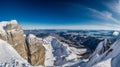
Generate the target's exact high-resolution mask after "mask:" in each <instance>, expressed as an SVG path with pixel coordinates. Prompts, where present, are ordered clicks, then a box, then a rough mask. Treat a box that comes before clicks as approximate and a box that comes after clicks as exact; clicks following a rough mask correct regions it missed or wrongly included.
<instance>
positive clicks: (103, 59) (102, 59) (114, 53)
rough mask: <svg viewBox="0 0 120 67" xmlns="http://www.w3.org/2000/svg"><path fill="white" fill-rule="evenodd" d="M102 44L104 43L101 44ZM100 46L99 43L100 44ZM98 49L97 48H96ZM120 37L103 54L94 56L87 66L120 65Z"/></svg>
mask: <svg viewBox="0 0 120 67" xmlns="http://www.w3.org/2000/svg"><path fill="white" fill-rule="evenodd" d="M101 45H102V44H101ZM98 46H99V45H98ZM96 50H97V49H96ZM119 54H120V39H118V40H117V41H116V42H114V43H113V44H112V45H111V46H110V48H109V49H108V50H106V51H105V52H104V53H103V54H101V55H98V54H97V53H96V55H97V56H94V57H93V58H92V59H91V60H90V61H89V62H88V63H87V65H86V67H92V66H93V67H104V66H106V67H119V66H120V64H119V61H120V55H119Z"/></svg>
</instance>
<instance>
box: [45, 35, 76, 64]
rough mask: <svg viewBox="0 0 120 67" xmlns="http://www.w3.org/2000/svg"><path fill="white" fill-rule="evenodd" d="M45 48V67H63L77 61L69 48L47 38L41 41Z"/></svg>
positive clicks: (52, 38)
mask: <svg viewBox="0 0 120 67" xmlns="http://www.w3.org/2000/svg"><path fill="white" fill-rule="evenodd" d="M43 42H44V47H45V48H46V55H45V56H46V57H45V66H64V65H65V64H67V63H71V64H72V63H73V62H75V61H76V60H77V55H76V54H75V53H73V52H72V51H71V49H70V48H69V46H68V45H67V44H65V43H62V42H60V41H58V40H57V39H55V38H54V37H52V36H49V37H47V38H45V39H43Z"/></svg>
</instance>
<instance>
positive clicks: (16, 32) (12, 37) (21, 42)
mask: <svg viewBox="0 0 120 67" xmlns="http://www.w3.org/2000/svg"><path fill="white" fill-rule="evenodd" d="M3 29H4V30H3V31H2V30H1V31H2V33H1V34H0V39H3V40H5V41H7V42H8V43H9V44H11V45H12V46H13V47H14V48H15V49H16V51H17V52H18V53H19V54H20V55H21V56H22V57H23V58H25V59H26V58H27V53H26V47H25V45H26V44H25V37H24V32H23V30H22V28H21V27H20V26H19V25H18V24H17V21H16V20H12V21H10V22H8V23H6V25H4V27H3ZM3 33H4V34H3Z"/></svg>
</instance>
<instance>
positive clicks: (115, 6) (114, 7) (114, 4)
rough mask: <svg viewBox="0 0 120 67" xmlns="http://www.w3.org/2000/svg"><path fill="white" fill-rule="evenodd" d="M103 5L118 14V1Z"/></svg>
mask: <svg viewBox="0 0 120 67" xmlns="http://www.w3.org/2000/svg"><path fill="white" fill-rule="evenodd" d="M105 5H106V6H107V7H108V8H109V9H110V10H111V11H113V12H115V13H118V14H120V0H115V1H114V2H110V3H105Z"/></svg>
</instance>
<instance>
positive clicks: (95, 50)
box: [0, 20, 120, 67]
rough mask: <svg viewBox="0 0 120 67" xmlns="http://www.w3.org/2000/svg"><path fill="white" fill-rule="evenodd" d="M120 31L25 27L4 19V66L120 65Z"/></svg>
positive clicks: (0, 46) (0, 30)
mask: <svg viewBox="0 0 120 67" xmlns="http://www.w3.org/2000/svg"><path fill="white" fill-rule="evenodd" d="M119 47H120V39H119V31H112V30H111V31H110V30H109V31H107V30H86V31H84V30H23V29H22V28H21V27H20V26H19V24H18V23H17V21H16V20H12V21H8V22H0V67H34V66H35V67H36V66H37V67H44V66H48V67H49V66H50V67H52V66H53V67H54V66H60V67H66V66H67V67H78V66H80V67H119V66H120V64H119V60H120V58H119V53H120V49H119Z"/></svg>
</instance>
